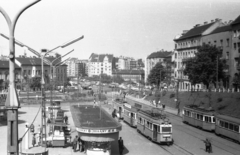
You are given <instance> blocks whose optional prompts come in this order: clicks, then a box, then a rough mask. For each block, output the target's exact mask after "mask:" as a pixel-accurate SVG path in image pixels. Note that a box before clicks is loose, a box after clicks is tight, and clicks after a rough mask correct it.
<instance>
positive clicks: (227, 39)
mask: <svg viewBox="0 0 240 155" xmlns="http://www.w3.org/2000/svg"><path fill="white" fill-rule="evenodd" d="M227 47H229V39H227Z"/></svg>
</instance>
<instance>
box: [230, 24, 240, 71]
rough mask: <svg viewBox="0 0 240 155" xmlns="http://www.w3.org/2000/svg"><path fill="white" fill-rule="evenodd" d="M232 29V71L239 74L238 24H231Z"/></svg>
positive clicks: (239, 42) (239, 43)
mask: <svg viewBox="0 0 240 155" xmlns="http://www.w3.org/2000/svg"><path fill="white" fill-rule="evenodd" d="M232 29H233V30H232V53H231V59H232V60H233V62H232V66H233V68H232V72H233V74H234V75H235V74H238V75H240V24H236V25H233V27H232Z"/></svg>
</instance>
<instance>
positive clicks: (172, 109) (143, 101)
mask: <svg viewBox="0 0 240 155" xmlns="http://www.w3.org/2000/svg"><path fill="white" fill-rule="evenodd" d="M126 98H127V99H130V100H134V101H138V102H141V103H143V104H145V105H148V106H151V107H155V105H153V104H151V103H150V102H149V101H146V100H144V99H141V98H136V97H133V96H130V95H127V96H126ZM165 105H166V104H165ZM158 108H159V107H158ZM159 109H160V108H159ZM165 111H166V112H168V113H171V114H173V115H176V116H179V115H178V114H177V113H178V111H177V109H175V108H172V107H169V106H165ZM179 117H182V113H181V112H180V116H179Z"/></svg>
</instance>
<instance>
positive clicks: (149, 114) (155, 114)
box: [139, 109, 166, 120]
mask: <svg viewBox="0 0 240 155" xmlns="http://www.w3.org/2000/svg"><path fill="white" fill-rule="evenodd" d="M139 113H141V114H143V115H145V116H147V117H150V118H152V119H155V120H159V119H165V118H166V115H163V114H161V113H160V112H159V111H156V110H154V109H152V110H143V109H141V110H140V111H139Z"/></svg>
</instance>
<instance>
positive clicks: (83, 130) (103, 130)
mask: <svg viewBox="0 0 240 155" xmlns="http://www.w3.org/2000/svg"><path fill="white" fill-rule="evenodd" d="M76 130H77V131H78V132H82V133H93V134H98V133H100V134H101V133H114V132H118V130H117V129H81V128H76Z"/></svg>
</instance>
